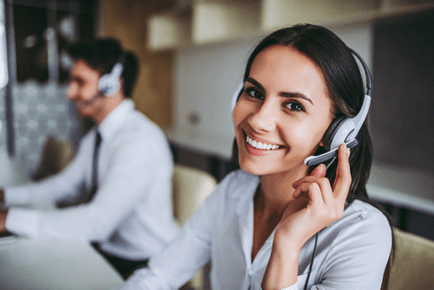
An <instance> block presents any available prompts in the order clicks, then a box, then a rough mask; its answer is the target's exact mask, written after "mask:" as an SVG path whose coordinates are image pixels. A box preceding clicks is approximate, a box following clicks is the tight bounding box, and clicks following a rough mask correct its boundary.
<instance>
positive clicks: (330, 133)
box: [323, 116, 346, 151]
mask: <svg viewBox="0 0 434 290" xmlns="http://www.w3.org/2000/svg"><path fill="white" fill-rule="evenodd" d="M345 119H346V118H345V116H342V117H339V118H337V119H335V120H333V121H332V122H331V124H330V126H329V127H328V128H327V131H326V132H325V134H324V138H323V142H324V149H325V150H327V151H330V149H331V148H332V147H331V145H332V141H333V138H334V137H335V136H336V133H337V131H338V130H339V128H340V127H341V126H342V124H343V123H344V122H345ZM342 142H343V141H342ZM342 142H341V143H342Z"/></svg>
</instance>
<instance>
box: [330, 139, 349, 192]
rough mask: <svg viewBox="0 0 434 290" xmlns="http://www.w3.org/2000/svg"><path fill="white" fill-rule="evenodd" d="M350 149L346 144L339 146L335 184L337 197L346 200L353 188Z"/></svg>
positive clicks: (334, 190)
mask: <svg viewBox="0 0 434 290" xmlns="http://www.w3.org/2000/svg"><path fill="white" fill-rule="evenodd" d="M349 157H350V149H349V148H347V146H346V145H345V143H342V144H341V145H339V151H338V166H337V168H336V178H335V182H334V184H333V192H334V193H335V196H336V197H339V198H342V199H346V198H347V195H348V191H349V189H350V186H351V169H350V161H349Z"/></svg>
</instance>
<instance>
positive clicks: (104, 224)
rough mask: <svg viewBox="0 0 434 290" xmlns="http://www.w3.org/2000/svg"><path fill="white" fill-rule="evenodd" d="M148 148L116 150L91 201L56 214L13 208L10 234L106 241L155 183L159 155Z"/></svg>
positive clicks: (131, 146) (134, 145)
mask: <svg viewBox="0 0 434 290" xmlns="http://www.w3.org/2000/svg"><path fill="white" fill-rule="evenodd" d="M144 148H147V144H146V143H144V142H130V143H127V144H126V143H124V144H123V145H122V146H119V148H118V149H117V150H113V151H112V152H113V155H112V156H111V157H110V161H109V164H110V165H109V166H110V168H109V169H108V171H107V172H106V174H104V177H103V179H102V180H100V184H99V186H98V191H97V192H96V194H95V197H94V199H93V200H92V201H91V202H89V203H87V204H82V205H79V206H74V207H69V208H64V209H60V210H54V211H37V210H28V209H10V210H9V214H8V220H7V224H6V226H7V229H8V231H10V232H13V233H16V234H19V235H25V236H30V237H32V238H59V239H73V240H81V241H100V240H104V239H106V238H107V236H108V235H110V234H111V233H112V232H113V231H114V230H115V229H116V227H117V226H118V225H119V223H120V221H122V219H123V218H124V217H125V216H126V215H127V214H129V213H130V212H131V210H132V208H133V207H134V206H135V205H136V204H137V203H138V202H139V200H140V199H141V198H143V197H144V195H145V194H146V192H147V188H148V187H149V186H150V185H151V184H152V182H154V179H155V178H154V176H155V174H154V173H155V165H156V164H159V159H156V157H155V156H157V155H158V154H156V152H154V151H152V150H144ZM22 220H25V221H26V223H23V222H22Z"/></svg>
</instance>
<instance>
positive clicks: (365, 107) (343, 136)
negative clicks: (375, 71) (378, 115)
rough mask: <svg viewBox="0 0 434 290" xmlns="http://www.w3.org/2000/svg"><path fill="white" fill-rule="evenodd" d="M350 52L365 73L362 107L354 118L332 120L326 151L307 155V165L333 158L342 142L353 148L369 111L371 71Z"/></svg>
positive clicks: (360, 58) (327, 135)
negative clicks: (364, 93) (364, 91)
mask: <svg viewBox="0 0 434 290" xmlns="http://www.w3.org/2000/svg"><path fill="white" fill-rule="evenodd" d="M349 50H350V51H351V53H352V54H353V55H355V56H356V57H357V58H358V59H359V61H360V63H361V64H362V66H363V69H364V71H365V75H366V87H367V89H366V95H365V97H364V99H363V104H362V108H361V109H360V111H359V113H358V114H357V116H355V117H354V118H346V117H340V118H337V119H336V120H334V121H333V122H332V123H331V124H330V126H329V127H328V129H327V131H326V133H325V134H324V139H323V140H324V148H325V149H326V150H327V151H328V152H326V153H323V154H320V155H318V156H309V157H307V158H306V159H305V160H304V163H305V164H306V165H307V166H314V165H317V164H320V163H323V162H325V161H327V160H330V159H333V158H334V157H336V156H337V154H338V148H339V145H340V144H342V143H344V142H345V144H346V145H347V147H348V148H354V147H356V146H357V144H358V142H357V140H356V136H357V134H358V133H359V131H360V128H361V127H362V125H363V123H364V122H365V119H366V117H367V115H368V112H369V107H370V105H371V88H372V79H371V73H370V71H369V68H368V65H367V64H366V63H365V61H364V60H363V59H362V57H361V56H360V55H359V54H358V53H357V52H355V51H354V50H352V49H351V48H349Z"/></svg>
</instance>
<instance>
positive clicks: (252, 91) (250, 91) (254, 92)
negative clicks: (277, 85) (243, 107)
mask: <svg viewBox="0 0 434 290" xmlns="http://www.w3.org/2000/svg"><path fill="white" fill-rule="evenodd" d="M244 92H245V93H246V94H248V95H249V96H250V97H252V98H255V99H259V100H262V99H263V98H264V97H263V95H262V93H261V92H259V91H258V90H256V89H255V88H245V89H244Z"/></svg>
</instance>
